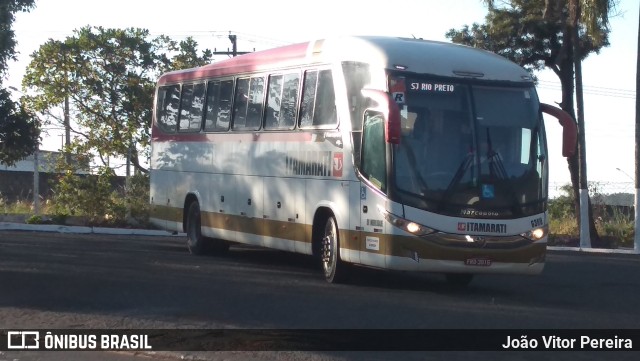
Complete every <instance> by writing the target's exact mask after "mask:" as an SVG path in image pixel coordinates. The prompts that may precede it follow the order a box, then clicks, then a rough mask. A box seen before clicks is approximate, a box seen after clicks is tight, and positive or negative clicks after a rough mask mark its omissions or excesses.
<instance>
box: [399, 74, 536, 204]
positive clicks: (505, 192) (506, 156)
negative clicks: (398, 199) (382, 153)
mask: <svg viewBox="0 0 640 361" xmlns="http://www.w3.org/2000/svg"><path fill="white" fill-rule="evenodd" d="M424 88H427V89H428V87H424ZM451 89H455V91H448V92H428V91H415V92H411V91H409V92H408V94H407V98H406V99H407V100H406V103H405V104H404V105H402V107H401V113H402V137H401V141H400V144H399V145H396V146H394V174H395V187H396V189H397V190H398V191H399V193H400V194H401V195H402V194H404V195H405V196H403V200H402V201H403V202H404V203H406V204H410V205H413V206H416V207H419V208H424V209H429V210H436V211H441V212H443V213H454V214H456V215H459V214H457V213H456V212H460V210H461V209H462V208H466V209H469V207H471V208H473V209H478V210H487V209H492V210H494V209H499V210H501V211H500V214H501V215H504V216H513V215H514V214H523V213H531V212H537V211H538V210H539V209H542V208H541V202H543V201H544V200H546V187H547V183H546V166H545V165H544V160H545V159H546V157H545V145H544V144H545V143H544V138H543V136H544V132H543V131H542V124H541V122H540V117H539V111H538V108H537V98H536V95H535V91H534V90H533V88H497V87H469V86H466V85H460V84H452V85H451ZM472 110H473V111H472ZM416 195H417V196H418V197H416ZM531 205H534V207H533V208H532V209H527V207H529V206H531Z"/></svg>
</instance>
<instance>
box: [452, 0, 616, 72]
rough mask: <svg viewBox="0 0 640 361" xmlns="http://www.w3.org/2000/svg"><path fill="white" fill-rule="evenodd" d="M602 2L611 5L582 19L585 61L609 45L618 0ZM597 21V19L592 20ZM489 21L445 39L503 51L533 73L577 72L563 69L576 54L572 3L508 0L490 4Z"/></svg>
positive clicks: (558, 0) (493, 50)
mask: <svg viewBox="0 0 640 361" xmlns="http://www.w3.org/2000/svg"><path fill="white" fill-rule="evenodd" d="M597 1H599V2H606V3H609V5H610V7H607V8H605V9H602V8H601V7H600V8H598V9H600V10H601V11H602V12H600V13H598V14H596V13H595V12H589V19H586V18H585V21H583V22H580V24H579V25H580V33H579V34H580V38H579V44H578V46H579V49H580V54H581V57H582V58H583V59H584V58H586V57H587V56H588V55H589V54H590V53H592V52H596V53H597V52H598V51H599V50H600V49H601V48H602V47H605V46H608V45H609V41H608V35H609V31H610V30H609V27H608V16H609V11H610V9H613V8H614V7H615V1H611V0H602V1H600V0H597ZM551 3H552V4H553V6H550V4H551ZM594 10H595V9H594ZM583 13H585V14H586V13H587V12H586V11H583ZM585 16H586V15H585ZM593 19H597V21H596V22H595V23H593V22H591V21H592V20H593ZM485 20H486V23H485V24H477V23H474V24H473V25H472V26H471V27H469V26H468V25H465V26H463V28H462V29H460V30H456V29H451V30H449V31H448V32H447V34H446V37H447V38H449V39H451V41H452V42H454V43H459V44H464V45H468V46H473V47H477V48H481V49H486V50H489V51H492V52H494V53H497V54H499V55H502V56H504V57H505V58H507V59H510V60H511V61H513V62H515V63H517V64H519V65H520V66H523V67H524V68H526V69H528V70H530V71H533V70H541V69H543V68H545V67H550V68H551V69H553V70H554V71H556V73H558V72H559V71H571V72H572V69H562V66H561V63H562V60H563V59H564V60H569V62H568V63H571V56H572V55H571V54H572V46H573V44H571V43H570V39H571V37H570V33H569V31H570V30H571V28H570V27H569V20H570V19H569V1H565V0H557V1H551V2H550V1H549V0H508V1H505V2H504V4H503V7H495V6H493V5H491V6H489V9H488V14H487V16H486V18H485ZM587 22H589V23H588V24H587ZM594 24H596V25H597V26H594Z"/></svg>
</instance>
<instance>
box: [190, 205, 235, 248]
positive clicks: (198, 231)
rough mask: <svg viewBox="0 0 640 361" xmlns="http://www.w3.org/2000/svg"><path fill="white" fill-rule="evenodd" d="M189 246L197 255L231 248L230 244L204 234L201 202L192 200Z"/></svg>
mask: <svg viewBox="0 0 640 361" xmlns="http://www.w3.org/2000/svg"><path fill="white" fill-rule="evenodd" d="M185 228H186V232H187V248H188V249H189V252H191V253H192V254H195V255H203V254H207V253H214V254H218V253H224V252H226V251H228V250H229V244H228V243H226V242H224V241H222V240H218V239H211V238H207V237H204V236H203V235H202V220H201V214H200V204H198V202H191V204H190V205H189V208H188V210H187V225H186V227H185Z"/></svg>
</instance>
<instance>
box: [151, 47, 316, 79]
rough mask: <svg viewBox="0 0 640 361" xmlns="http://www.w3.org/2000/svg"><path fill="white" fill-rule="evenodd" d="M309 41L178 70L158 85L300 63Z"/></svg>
mask: <svg viewBox="0 0 640 361" xmlns="http://www.w3.org/2000/svg"><path fill="white" fill-rule="evenodd" d="M308 47H309V43H300V44H293V45H289V46H285V47H282V48H276V49H269V50H264V51H261V52H259V53H249V54H245V55H240V56H236V57H234V58H230V59H226V60H222V61H218V62H216V63H213V64H210V65H205V66H202V67H199V68H195V69H187V70H178V71H174V72H171V73H167V74H165V75H163V76H161V77H160V79H159V80H158V86H162V85H165V84H167V83H176V82H182V81H190V80H195V79H208V78H215V77H222V76H227V75H237V74H242V73H249V72H254V71H259V70H262V69H265V70H266V69H268V68H271V67H273V66H274V65H279V66H286V65H294V64H298V63H299V61H298V60H300V59H304V58H305V57H306V55H307V48H308Z"/></svg>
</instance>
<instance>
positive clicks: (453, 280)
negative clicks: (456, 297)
mask: <svg viewBox="0 0 640 361" xmlns="http://www.w3.org/2000/svg"><path fill="white" fill-rule="evenodd" d="M445 278H446V280H447V283H448V284H449V285H451V286H454V287H467V286H468V285H469V283H471V281H472V280H473V275H472V274H469V273H447V274H445Z"/></svg>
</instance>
